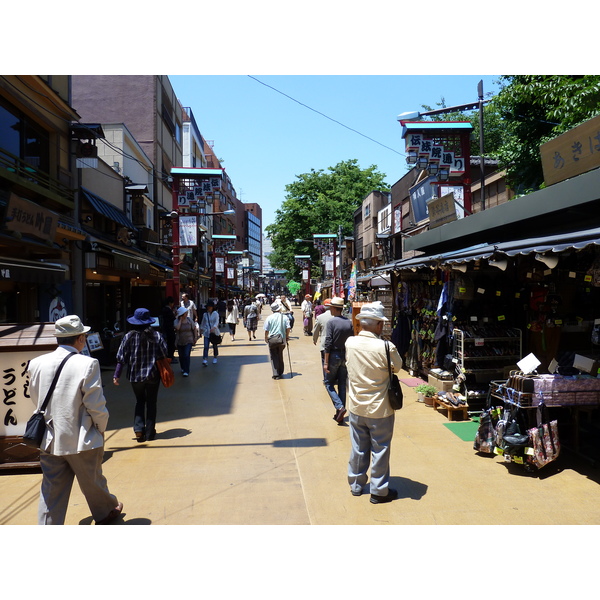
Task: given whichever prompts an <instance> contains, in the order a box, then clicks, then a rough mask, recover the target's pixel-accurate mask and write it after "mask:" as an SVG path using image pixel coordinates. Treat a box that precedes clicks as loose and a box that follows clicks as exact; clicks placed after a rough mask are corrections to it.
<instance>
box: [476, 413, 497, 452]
mask: <svg viewBox="0 0 600 600" xmlns="http://www.w3.org/2000/svg"><path fill="white" fill-rule="evenodd" d="M497 414H498V409H497V408H487V409H486V410H484V411H483V412H482V413H481V417H480V419H479V428H478V429H477V433H476V434H475V440H474V441H473V450H477V451H478V452H487V453H488V454H493V453H494V448H495V447H496V426H495V424H494V420H496V422H497V420H498V418H497Z"/></svg>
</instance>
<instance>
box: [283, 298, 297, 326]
mask: <svg viewBox="0 0 600 600" xmlns="http://www.w3.org/2000/svg"><path fill="white" fill-rule="evenodd" d="M279 303H280V304H281V312H282V313H283V314H284V315H285V316H286V317H287V318H288V319H289V321H290V330H292V329H294V321H295V319H294V312H293V311H292V305H291V304H290V301H289V300H288V299H287V298H286V297H285V296H280V297H279Z"/></svg>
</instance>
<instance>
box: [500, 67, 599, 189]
mask: <svg viewBox="0 0 600 600" xmlns="http://www.w3.org/2000/svg"><path fill="white" fill-rule="evenodd" d="M499 83H500V85H501V89H500V92H499V93H498V94H497V95H496V96H495V97H494V99H493V100H492V102H491V103H490V104H491V105H492V108H493V109H494V110H495V111H497V113H498V114H499V116H500V118H501V119H502V123H503V125H504V129H505V132H504V139H503V142H502V144H501V145H500V146H499V148H498V159H499V160H500V164H501V166H502V167H503V168H505V169H506V171H507V179H508V182H509V185H510V186H511V187H512V188H513V189H514V190H516V191H518V192H521V193H522V192H525V191H527V190H534V189H537V188H539V187H540V186H541V185H542V183H543V181H544V175H543V171H542V161H541V157H540V150H539V147H540V145H541V144H543V143H545V142H547V141H549V140H551V139H553V138H555V137H557V136H559V135H561V134H562V133H565V132H566V131H569V130H570V129H572V128H573V127H576V126H577V125H579V124H581V123H583V122H584V121H587V120H589V119H591V118H592V117H595V116H596V115H598V114H600V76H598V75H503V76H501V77H500V81H499Z"/></svg>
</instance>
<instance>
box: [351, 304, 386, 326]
mask: <svg viewBox="0 0 600 600" xmlns="http://www.w3.org/2000/svg"><path fill="white" fill-rule="evenodd" d="M383 309H384V306H383V304H382V303H381V302H380V301H379V300H377V301H376V302H371V303H369V304H363V305H362V306H361V307H360V312H359V313H358V314H357V315H356V318H357V319H358V320H359V321H361V320H362V319H373V320H374V321H388V318H387V317H386V316H385V315H384V314H383Z"/></svg>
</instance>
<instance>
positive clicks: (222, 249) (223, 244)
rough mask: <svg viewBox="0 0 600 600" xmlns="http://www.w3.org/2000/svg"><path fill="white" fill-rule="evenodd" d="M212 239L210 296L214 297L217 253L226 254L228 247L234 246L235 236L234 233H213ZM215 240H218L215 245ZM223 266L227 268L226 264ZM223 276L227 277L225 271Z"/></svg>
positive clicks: (215, 291) (215, 292)
mask: <svg viewBox="0 0 600 600" xmlns="http://www.w3.org/2000/svg"><path fill="white" fill-rule="evenodd" d="M212 240H213V255H212V259H213V260H212V263H213V278H212V296H213V298H215V297H216V294H217V269H216V266H217V265H216V263H217V253H219V254H223V253H225V254H226V253H227V252H228V251H229V249H231V248H233V247H234V246H235V242H236V240H237V236H235V235H213V236H212ZM217 242H220V243H219V244H218V245H217ZM224 268H227V267H226V265H224ZM225 277H227V273H225Z"/></svg>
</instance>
